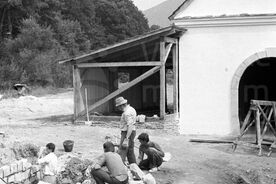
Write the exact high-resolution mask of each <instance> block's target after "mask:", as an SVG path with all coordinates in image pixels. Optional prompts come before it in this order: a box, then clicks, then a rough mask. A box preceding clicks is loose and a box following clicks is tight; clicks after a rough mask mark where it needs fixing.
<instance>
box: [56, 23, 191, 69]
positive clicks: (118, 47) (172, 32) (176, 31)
mask: <svg viewBox="0 0 276 184" xmlns="http://www.w3.org/2000/svg"><path fill="white" fill-rule="evenodd" d="M185 31H186V29H183V28H180V27H177V26H175V25H172V26H169V27H165V28H161V29H158V30H154V31H151V32H148V33H146V34H143V35H140V36H135V37H132V38H129V39H127V40H125V41H122V42H119V43H116V44H113V45H110V46H107V47H104V48H101V49H98V50H94V51H92V52H90V53H88V54H84V55H81V56H77V57H74V58H69V59H66V60H62V61H59V64H64V63H71V64H72V63H73V64H74V63H82V62H85V61H88V60H92V59H95V58H97V57H102V56H107V55H108V54H112V53H115V52H119V51H122V50H125V49H127V48H130V47H133V46H137V45H140V44H141V43H145V42H150V41H152V40H155V39H160V37H163V36H170V37H179V36H180V35H181V34H183V33H184V32H185Z"/></svg>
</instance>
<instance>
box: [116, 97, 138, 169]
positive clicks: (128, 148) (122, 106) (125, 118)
mask: <svg viewBox="0 0 276 184" xmlns="http://www.w3.org/2000/svg"><path fill="white" fill-rule="evenodd" d="M115 103H116V107H117V108H118V109H119V110H121V111H123V113H122V116H121V120H120V123H121V124H120V129H121V141H120V147H119V154H120V155H121V157H122V160H123V162H125V159H126V157H127V160H128V163H129V164H132V163H136V158H135V154H134V138H135V136H136V127H135V123H136V116H137V113H136V110H135V109H134V108H133V107H131V106H130V105H129V104H127V100H126V99H124V98H123V97H118V98H116V100H115Z"/></svg>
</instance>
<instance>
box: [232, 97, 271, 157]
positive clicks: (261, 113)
mask: <svg viewBox="0 0 276 184" xmlns="http://www.w3.org/2000/svg"><path fill="white" fill-rule="evenodd" d="M272 117H273V118H272ZM272 119H273V120H274V123H276V102H275V101H264V100H251V101H250V108H249V111H248V113H247V115H246V117H245V119H244V122H243V124H242V127H241V131H240V132H241V133H240V135H239V136H238V137H237V138H236V140H235V141H234V142H233V146H232V148H233V151H235V150H236V148H237V145H245V146H250V147H254V148H258V149H259V153H258V155H259V156H261V155H262V144H263V143H264V136H265V134H266V132H267V130H268V128H270V130H271V131H272V133H273V135H274V137H275V138H276V131H275V128H274V127H273V126H272V121H273V120H272ZM254 124H255V125H256V143H248V142H245V141H241V138H242V136H244V135H245V134H246V132H247V131H248V129H249V128H250V127H251V126H252V125H254ZM275 127H276V126H275ZM273 148H276V139H274V141H273V143H272V144H271V146H270V148H269V153H268V156H270V154H271V153H272V149H273Z"/></svg>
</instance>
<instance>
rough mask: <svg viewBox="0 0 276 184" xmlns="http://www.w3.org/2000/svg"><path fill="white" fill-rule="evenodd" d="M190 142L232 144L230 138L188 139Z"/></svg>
mask: <svg viewBox="0 0 276 184" xmlns="http://www.w3.org/2000/svg"><path fill="white" fill-rule="evenodd" d="M190 142H198V143H215V144H217V143H230V144H232V143H233V141H231V140H210V139H190Z"/></svg>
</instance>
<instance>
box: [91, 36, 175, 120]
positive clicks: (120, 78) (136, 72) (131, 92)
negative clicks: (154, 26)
mask: <svg viewBox="0 0 276 184" xmlns="http://www.w3.org/2000/svg"><path fill="white" fill-rule="evenodd" d="M159 48H160V42H159V40H153V41H151V42H147V43H143V44H140V45H139V46H135V47H130V48H128V49H125V50H123V51H120V52H115V53H112V54H108V55H104V54H102V55H101V57H98V58H96V59H95V60H94V62H101V63H104V62H131V61H135V62H137V61H138V62H147V61H159V60H160V51H159ZM151 68H153V66H138V67H137V66H136V67H109V68H102V70H105V73H108V74H107V75H108V77H107V78H108V83H109V85H108V86H109V93H111V92H113V91H115V90H116V89H118V87H120V86H122V85H124V84H127V83H128V82H130V81H132V80H133V79H135V78H137V77H138V76H140V75H142V74H143V73H145V72H146V71H148V70H150V69H151ZM172 68H173V63H172V52H170V54H169V56H168V59H167V61H166V88H167V89H166V112H167V113H171V112H172V108H173V105H172V103H173V102H172V96H173V90H172V89H173V88H172V81H173V72H172ZM88 81H89V80H88ZM94 87H96V88H97V85H95V86H94ZM98 95H99V94H98ZM104 96H105V95H104ZM118 96H123V97H124V98H126V99H127V100H128V103H129V104H130V105H131V106H133V107H134V108H135V109H136V111H137V114H144V115H146V116H148V117H151V116H154V115H158V116H159V114H160V74H159V72H156V73H155V74H153V75H151V76H149V77H148V78H146V79H144V80H143V81H141V82H139V83H138V84H136V85H134V86H132V87H130V88H129V89H127V90H126V91H124V92H122V93H121V94H120V95H118ZM93 98H94V97H93ZM99 98H103V96H99V97H97V98H96V97H95V98H94V100H91V99H90V100H89V105H91V104H92V103H95V102H96V101H97V100H98V99H99ZM107 103H108V106H109V108H104V109H103V108H96V109H95V111H94V112H97V113H98V114H102V115H104V116H117V115H120V114H121V112H119V111H118V110H117V109H116V108H115V103H114V99H112V100H110V101H108V102H107Z"/></svg>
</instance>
